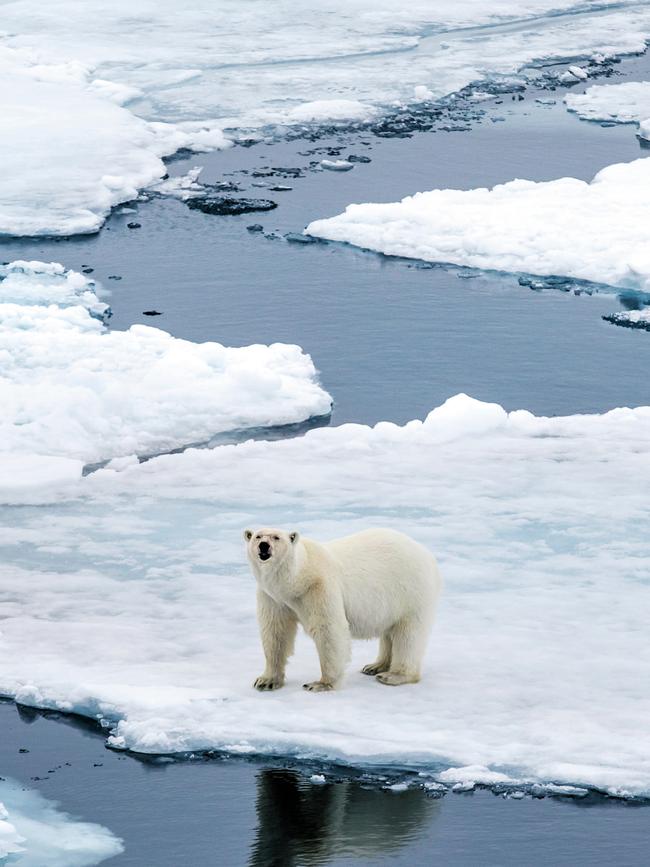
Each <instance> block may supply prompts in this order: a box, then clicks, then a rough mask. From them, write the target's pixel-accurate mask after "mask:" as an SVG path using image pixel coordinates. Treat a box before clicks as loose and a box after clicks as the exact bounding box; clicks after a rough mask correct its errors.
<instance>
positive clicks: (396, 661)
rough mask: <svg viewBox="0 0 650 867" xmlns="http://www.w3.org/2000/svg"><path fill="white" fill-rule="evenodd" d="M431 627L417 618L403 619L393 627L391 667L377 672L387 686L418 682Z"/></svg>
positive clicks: (378, 677)
mask: <svg viewBox="0 0 650 867" xmlns="http://www.w3.org/2000/svg"><path fill="white" fill-rule="evenodd" d="M429 629H430V624H429V623H427V622H423V621H422V620H420V619H417V618H411V619H407V620H402V621H401V622H400V623H397V624H396V625H395V626H394V627H393V629H392V630H391V640H392V654H391V661H390V669H389V670H388V671H382V672H380V673H378V674H377V680H378V681H379V682H380V683H383V684H385V685H386V686H401V684H403V683H418V681H419V680H420V667H421V664H422V657H423V656H424V651H425V649H426V645H427V639H428V637H429Z"/></svg>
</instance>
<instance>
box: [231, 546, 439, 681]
mask: <svg viewBox="0 0 650 867" xmlns="http://www.w3.org/2000/svg"><path fill="white" fill-rule="evenodd" d="M244 538H245V540H246V542H247V553H248V559H249V561H250V564H251V567H252V570H253V574H254V575H255V577H256V579H257V585H258V589H257V616H258V622H259V627H260V635H261V638H262V645H263V647H264V654H265V657H266V669H265V670H264V673H263V674H262V675H261V676H260V677H258V678H257V680H256V681H255V683H254V684H253V685H254V686H255V687H256V688H257V689H278V688H279V687H281V686H282V685H283V684H284V676H285V668H286V663H287V659H288V657H289V656H291V654H292V653H293V645H294V639H295V635H296V629H297V626H298V623H300V624H302V626H303V628H304V629H305V632H307V634H308V635H310V636H311V637H312V638H313V640H314V642H315V644H316V648H317V650H318V655H319V658H320V664H321V678H320V680H317V681H313V682H312V683H306V684H305V688H306V689H310V690H314V691H319V690H324V689H333V688H334V687H335V686H336V685H337V684H338V683H339V682H340V680H341V678H342V676H343V672H344V669H345V664H346V662H347V661H348V659H349V655H350V638H366V639H367V638H379V655H378V657H377V660H376V661H375V662H374V663H371V664H370V665H366V666H365V667H364V668H363V669H362V670H363V672H364V674H372V675H377V680H379V681H380V682H381V683H384V684H388V685H391V686H397V685H399V684H402V683H416V682H417V681H418V680H419V679H420V665H421V662H422V657H423V655H424V651H425V648H426V643H427V639H428V637H429V632H430V630H431V626H432V624H433V618H434V614H435V607H436V601H437V598H438V594H439V592H440V587H441V583H442V582H441V579H440V574H439V572H438V567H437V565H436V561H435V559H434V557H433V556H432V555H431V554H430V553H429V551H427V549H426V548H424V547H423V546H422V545H420V544H419V543H418V542H415V541H414V540H413V539H410V538H409V537H408V536H405V535H404V534H403V533H398V532H396V531H395V530H384V529H378V530H364V531H363V532H361V533H355V534H354V535H352V536H345V537H343V538H342V539H334V540H333V541H331V542H326V543H323V544H321V543H319V542H315V541H313V540H312V539H303V538H301V537H300V535H299V534H298V533H285V532H284V531H282V530H274V529H261V530H246V531H245V532H244ZM260 545H261V546H262V548H263V549H264V550H265V551H266V552H268V554H269V555H270V556H269V557H268V559H266V560H262V559H261V558H260ZM263 553H264V552H263Z"/></svg>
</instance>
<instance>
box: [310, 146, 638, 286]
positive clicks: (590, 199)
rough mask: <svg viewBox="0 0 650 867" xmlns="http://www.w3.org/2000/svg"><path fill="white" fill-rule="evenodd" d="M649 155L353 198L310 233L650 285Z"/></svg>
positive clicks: (373, 246)
mask: <svg viewBox="0 0 650 867" xmlns="http://www.w3.org/2000/svg"><path fill="white" fill-rule="evenodd" d="M649 189H650V160H647V159H639V160H636V161H634V162H631V163H621V164H617V165H612V166H608V167H607V168H605V169H603V170H602V171H600V172H598V174H597V175H596V176H595V177H594V178H593V180H592V181H591V182H589V183H586V182H584V181H580V180H577V179H576V178H560V179H559V180H555V181H545V182H540V183H536V182H534V181H525V180H514V181H510V182H509V183H506V184H500V185H498V186H496V187H494V188H492V189H485V188H481V189H474V190H432V191H430V192H424V193H416V194H415V195H414V196H407V197H406V198H405V199H402V201H401V202H395V203H391V204H359V205H349V206H348V207H347V208H346V210H345V212H344V213H343V214H339V215H338V216H336V217H331V218H329V219H325V220H316V221H314V222H313V223H310V224H309V225H308V226H307V229H306V230H305V231H306V233H307V234H309V235H313V236H315V237H318V238H324V239H326V240H330V241H345V242H347V243H350V244H355V245H357V246H358V247H364V248H366V249H369V250H376V251H377V252H380V253H385V254H387V255H393V256H403V257H408V258H412V259H423V260H426V261H430V262H449V263H452V264H455V265H465V266H470V267H474V268H486V269H494V270H497V271H510V272H515V273H516V272H520V273H525V274H539V275H558V276H565V277H576V278H579V279H584V280H592V281H595V282H598V283H605V284H609V285H611V286H621V287H623V286H627V287H632V288H636V289H649V288H650V258H649V257H648V253H647V251H648V246H649V245H650V220H648V219H647V214H648V190H649Z"/></svg>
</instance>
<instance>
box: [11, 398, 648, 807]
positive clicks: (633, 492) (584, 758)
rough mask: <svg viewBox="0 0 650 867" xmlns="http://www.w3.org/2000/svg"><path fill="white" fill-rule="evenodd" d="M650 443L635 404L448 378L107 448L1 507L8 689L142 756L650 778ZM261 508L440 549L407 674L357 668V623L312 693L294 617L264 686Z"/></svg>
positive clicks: (266, 514) (624, 785) (560, 778)
mask: <svg viewBox="0 0 650 867" xmlns="http://www.w3.org/2000/svg"><path fill="white" fill-rule="evenodd" d="M649 442H650V408H647V407H645V408H638V409H619V410H613V411H612V412H609V413H606V414H604V415H594V416H570V417H565V418H537V417H535V416H533V415H531V414H530V413H528V412H524V411H519V412H512V413H506V412H505V411H504V410H503V409H502V408H501V407H499V406H496V405H494V404H485V403H480V402H478V401H474V400H472V399H470V398H468V397H466V396H463V395H459V396H457V397H455V398H453V399H451V400H449V401H448V402H447V403H445V404H444V405H443V406H442V407H439V408H437V409H436V410H434V411H433V412H431V413H430V415H429V416H428V417H427V418H426V419H425V420H424V421H412V422H409V423H408V424H406V425H404V426H401V427H400V426H397V425H394V424H390V423H382V424H378V425H376V426H375V427H374V428H369V427H366V426H364V425H355V424H348V425H343V426H341V427H338V428H322V429H320V430H315V431H312V432H310V433H308V434H307V435H306V436H304V437H301V438H296V439H292V440H284V441H278V442H273V443H271V442H261V441H249V442H247V443H244V444H241V445H237V446H223V447H220V448H217V449H214V450H190V451H186V452H184V453H183V454H178V455H166V456H163V457H159V458H156V459H153V460H151V461H148V462H146V463H142V464H134V463H129V462H124V463H121V464H120V463H116V464H111V465H110V467H109V468H106V469H102V470H99V471H97V472H95V473H93V474H91V475H89V476H86V477H85V478H83V479H82V480H79V481H78V482H76V483H75V484H73V485H72V486H68V487H67V488H65V489H62V491H61V493H60V498H59V499H60V503H59V506H58V508H52V509H49V511H48V520H47V522H45V521H43V515H42V508H39V507H37V506H36V507H34V506H24V507H23V508H21V509H20V510H16V509H13V508H11V509H6V510H4V511H0V547H1V549H2V550H1V551H0V556H2V560H3V562H4V564H5V566H4V568H3V585H2V586H3V591H2V595H0V617H1V618H2V619H1V620H0V623H1V624H2V625H1V627H0V628H1V632H2V635H1V636H0V692H2V693H4V694H6V695H11V696H16V697H17V698H18V699H19V700H20V701H21V702H22V703H25V704H31V705H35V706H39V707H51V708H60V709H63V710H67V711H74V712H77V713H81V714H85V715H87V716H90V717H93V718H94V719H100V720H103V721H104V722H103V724H104V725H105V726H106V727H107V729H112V734H111V743H112V744H113V745H114V746H116V747H123V748H124V747H126V748H130V749H133V750H137V751H141V752H146V753H168V752H169V753H173V752H184V751H194V750H208V749H223V750H226V751H230V752H233V753H254V752H256V753H262V754H273V753H274V754H283V755H293V756H297V757H302V758H305V759H312V760H313V759H324V760H334V761H341V762H347V763H350V764H354V765H357V766H366V765H373V764H375V765H376V764H379V765H386V764H389V765H393V766H395V767H396V768H397V767H400V768H403V767H406V766H413V767H418V768H420V769H422V770H428V771H430V772H432V773H433V774H437V773H440V772H443V771H445V770H447V769H450V768H453V769H456V770H455V771H451V772H450V774H449V775H448V776H449V780H450V782H451V781H452V778H454V775H455V782H458V781H461V777H460V776H459V773H460V772H459V771H458V769H463V768H465V769H468V768H469V769H470V770H467V771H466V772H463V779H465V780H466V781H471V780H474V781H475V782H478V781H479V780H480V781H481V782H483V781H485V782H486V783H490V781H492V783H494V782H495V781H498V782H502V781H503V780H504V779H506V778H507V779H510V780H516V781H518V784H519V782H521V781H524V782H525V784H526V785H532V784H533V783H538V784H547V783H552V784H557V785H573V786H583V787H584V786H587V787H594V788H597V789H599V790H602V791H605V792H609V793H610V794H618V795H625V794H627V795H631V796H640V795H650V732H649V730H648V725H647V720H648V718H649V715H650V695H649V694H648V690H647V686H646V685H647V683H648V680H649V679H650V646H649V644H648V640H647V611H648V609H649V607H650V571H649V567H648V564H649V563H650V540H649V538H648V533H647V526H648V520H649V519H650V505H649V502H648V497H647V490H648V485H649V484H650V449H649V448H648V443H649ZM48 498H50V492H45V494H44V500H47V501H49V500H48ZM31 501H32V502H38V497H37V493H36V494H35V495H33V497H32V500H31ZM612 504H615V507H613V505H612ZM255 525H276V526H280V527H284V528H287V529H293V528H295V529H298V530H300V531H301V532H302V533H304V534H305V535H306V536H311V537H313V538H316V539H323V540H324V539H329V538H333V537H336V536H340V535H344V534H346V533H350V532H354V531H357V530H360V529H362V528H366V527H369V526H375V527H377V526H379V527H381V526H390V527H394V528H396V529H399V530H403V531H405V532H407V533H410V534H411V535H412V536H414V537H415V538H417V539H418V540H419V541H420V542H422V543H423V544H425V545H426V546H427V547H428V548H429V549H430V550H431V551H433V552H434V553H435V554H436V555H437V557H438V559H439V561H440V567H441V571H442V574H443V577H444V579H445V589H444V591H443V595H442V599H441V605H440V608H439V614H438V620H437V624H436V626H435V627H434V631H433V635H432V640H431V643H430V647H429V650H428V654H427V658H426V660H425V665H424V674H423V679H422V681H421V683H420V684H418V685H414V686H408V687H401V688H400V690H399V692H398V693H396V692H395V690H391V689H388V688H386V687H384V686H382V685H381V684H379V683H377V682H376V681H375V680H374V679H372V678H369V677H366V676H364V675H362V674H361V673H360V669H361V667H362V665H363V664H365V663H367V662H368V661H370V660H371V659H373V658H374V656H375V653H376V647H375V643H374V642H366V643H364V642H354V649H353V656H352V660H351V663H350V665H349V667H348V671H347V676H346V678H345V682H344V684H343V687H342V688H341V689H340V690H338V691H335V692H333V693H331V694H323V695H317V696H316V695H313V694H311V693H307V692H305V691H304V690H303V689H302V688H301V685H302V684H303V683H304V682H306V681H307V680H311V679H313V677H314V676H316V674H317V672H318V660H317V656H316V652H315V649H314V646H313V644H312V642H311V641H310V640H308V639H307V638H306V637H305V636H304V635H303V634H300V635H299V639H298V644H297V649H296V654H295V656H294V657H293V658H292V660H291V662H290V664H289V668H288V680H287V685H286V687H285V688H284V689H282V690H279V691H277V692H273V693H268V694H260V693H257V692H255V691H254V690H253V689H252V687H251V684H252V682H253V680H254V678H255V677H256V676H257V675H259V673H260V671H261V668H262V666H263V660H262V652H261V647H260V641H259V637H258V629H257V623H256V616H255V587H254V581H253V579H252V577H251V576H250V574H249V571H248V567H247V565H246V563H245V554H244V546H243V540H242V528H244V527H246V526H255Z"/></svg>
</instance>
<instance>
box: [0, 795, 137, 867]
mask: <svg viewBox="0 0 650 867" xmlns="http://www.w3.org/2000/svg"><path fill="white" fill-rule="evenodd" d="M0 798H1V799H2V802H4V806H3V803H2V802H0V863H1V864H4V863H5V860H4V859H5V858H9V860H8V861H7V862H6V863H8V864H9V863H10V864H18V865H20V867H45V865H47V867H91V865H94V864H99V863H101V862H102V861H104V860H106V859H107V858H112V857H113V856H114V855H119V854H120V852H123V851H124V849H123V846H122V843H121V841H120V840H118V839H117V837H115V836H114V835H113V834H111V832H110V831H108V830H107V829H106V828H103V827H102V826H101V825H94V824H91V823H90V822H79V821H77V820H75V819H72V818H71V817H70V816H68V815H67V814H66V813H63V812H61V811H60V810H59V809H58V808H57V806H56V805H55V804H53V803H52V802H51V801H47V800H46V799H45V798H43V797H42V796H41V795H39V794H38V793H37V792H34V791H30V790H29V789H25V788H24V787H22V786H21V785H20V784H19V783H16V782H13V781H10V780H0ZM8 820H10V821H8ZM10 856H11V857H10Z"/></svg>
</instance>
